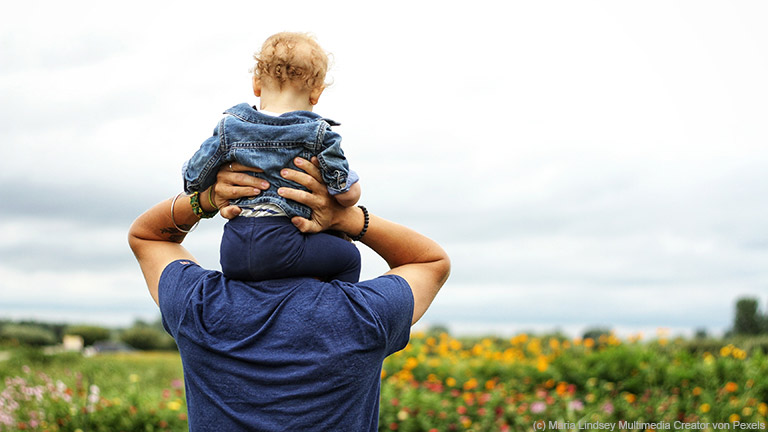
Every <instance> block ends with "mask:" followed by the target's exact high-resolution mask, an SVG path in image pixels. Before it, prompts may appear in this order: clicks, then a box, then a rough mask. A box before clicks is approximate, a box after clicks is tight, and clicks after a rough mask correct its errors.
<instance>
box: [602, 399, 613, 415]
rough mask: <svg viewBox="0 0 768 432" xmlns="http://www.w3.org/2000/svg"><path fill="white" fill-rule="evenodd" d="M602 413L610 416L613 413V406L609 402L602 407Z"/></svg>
mask: <svg viewBox="0 0 768 432" xmlns="http://www.w3.org/2000/svg"><path fill="white" fill-rule="evenodd" d="M603 411H604V412H605V413H606V414H612V413H613V404H612V403H610V402H606V403H605V405H603Z"/></svg>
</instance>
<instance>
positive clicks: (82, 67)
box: [0, 0, 768, 336]
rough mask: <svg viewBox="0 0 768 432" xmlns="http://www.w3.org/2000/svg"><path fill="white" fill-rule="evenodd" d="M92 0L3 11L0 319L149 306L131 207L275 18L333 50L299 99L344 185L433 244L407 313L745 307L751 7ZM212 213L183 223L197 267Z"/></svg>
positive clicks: (759, 258)
mask: <svg viewBox="0 0 768 432" xmlns="http://www.w3.org/2000/svg"><path fill="white" fill-rule="evenodd" d="M112 3H113V2H95V1H94V2H82V1H69V2H54V1H29V2H15V3H13V4H12V5H11V4H9V5H5V6H4V7H3V13H2V14H1V15H0V146H2V147H1V148H2V157H0V180H2V185H3V186H2V187H0V203H2V204H1V206H2V212H1V213H0V317H5V318H14V319H21V318H34V319H40V320H46V321H67V322H93V323H100V324H105V325H111V326H121V325H127V324H130V323H131V322H132V321H133V320H134V319H136V318H142V319H151V320H154V319H156V318H157V317H158V316H159V312H158V310H157V308H156V306H155V305H154V303H153V302H152V300H151V299H150V297H149V295H148V294H147V291H146V288H145V286H144V283H143V279H142V277H141V274H140V271H139V268H138V265H137V264H136V263H135V261H134V259H133V256H132V255H131V252H130V250H129V249H128V246H127V242H126V232H127V229H128V226H129V225H130V223H131V221H132V220H133V219H134V218H135V217H136V216H138V215H139V214H140V213H142V212H143V211H144V210H146V209H147V208H149V207H150V206H152V205H153V204H155V203H156V202H159V201H161V200H163V199H165V198H167V197H170V196H173V195H175V194H176V193H178V192H180V191H181V174H180V169H181V165H182V163H183V162H184V161H185V160H187V159H188V158H189V157H190V156H191V155H192V154H193V153H194V151H195V150H196V149H197V148H198V147H199V145H200V143H202V141H203V140H205V139H206V138H207V137H208V136H210V134H211V132H212V131H213V128H214V127H215V125H216V123H217V122H218V120H219V119H220V116H221V113H222V111H224V110H225V109H226V108H229V107H231V106H233V105H236V104H238V103H241V102H248V103H251V104H257V103H258V99H257V98H255V97H254V96H253V94H252V92H251V89H250V74H249V68H250V67H251V65H252V62H253V61H252V57H251V56H252V54H253V52H254V51H255V50H257V49H258V48H259V47H260V46H261V43H262V42H263V40H264V39H265V38H266V37H268V36H269V35H271V34H273V33H275V32H278V31H283V30H291V31H309V32H312V33H314V34H315V35H316V36H317V39H318V41H319V42H320V44H321V45H322V46H323V47H324V48H325V49H327V50H328V51H330V52H331V53H333V57H334V64H333V68H332V70H331V73H330V77H331V78H332V79H333V85H332V86H330V87H329V88H328V89H327V90H326V92H325V93H324V94H323V96H322V98H321V99H320V103H319V104H318V105H317V107H316V110H315V111H316V112H318V113H320V114H322V115H324V116H326V117H329V118H332V119H334V120H337V121H339V122H341V123H342V126H340V127H337V128H335V130H336V131H338V132H339V133H341V134H342V136H343V144H342V145H343V148H344V150H345V152H346V154H347V156H348V158H349V160H350V165H351V166H352V168H353V169H355V170H356V171H357V172H358V173H359V174H360V176H361V178H362V180H361V185H362V187H363V197H362V199H361V203H362V204H365V205H366V206H367V207H368V208H369V210H370V211H371V212H373V213H376V214H378V215H380V216H383V217H385V218H389V219H392V220H395V221H397V222H400V223H403V224H406V225H408V226H411V227H413V228H415V229H416V230H418V231H421V232H424V233H426V234H427V235H429V236H430V237H432V238H434V239H435V240H437V241H438V242H439V243H440V244H442V245H444V247H445V248H446V250H447V251H448V252H449V254H450V256H451V258H452V261H453V274H452V276H451V279H450V280H449V281H448V283H447V284H446V285H445V287H444V288H443V290H442V291H441V293H440V294H439V296H438V297H437V299H436V300H435V303H434V304H433V307H432V309H431V310H430V311H429V312H428V314H427V315H426V316H425V318H424V320H423V322H424V324H429V323H432V324H435V323H440V324H447V325H449V326H450V327H451V328H453V329H455V330H457V331H474V332H486V331H499V332H512V331H520V330H526V329H532V330H546V329H550V330H551V329H556V328H559V329H563V330H566V331H571V332H578V331H580V329H583V328H585V327H587V326H592V325H603V326H609V327H613V328H614V329H617V330H619V331H620V332H623V333H629V332H635V331H639V330H643V331H645V332H646V333H647V332H653V331H655V329H656V328H659V327H663V328H669V329H672V331H677V330H680V331H692V330H693V329H696V328H707V329H709V330H710V331H711V332H719V331H722V330H723V329H725V328H726V327H728V326H729V325H730V324H731V322H732V318H733V310H734V303H735V301H736V299H737V298H739V297H743V296H752V297H757V298H758V299H759V300H760V305H761V308H763V310H764V309H765V307H766V302H768V223H766V220H768V200H766V197H768V177H766V172H768V129H767V128H766V119H767V118H768V79H766V77H768V27H766V25H765V22H766V20H767V19H768V5H766V3H764V2H760V1H743V2H711V1H698V0H697V1H676V2H670V1H645V2H623V1H546V2H495V1H474V2H445V1H443V2H413V1H411V2H404V1H388V2H383V3H382V4H379V5H376V6H373V5H371V4H370V3H366V2H324V3H317V2H303V1H292V2H261V1H230V2H226V3H219V4H216V5H213V4H211V3H205V4H203V3H202V2H200V3H199V4H198V3H196V2H148V1H138V2H129V3H125V2H124V3H120V4H119V5H113V4H112ZM501 4H504V6H503V7H502V6H501ZM222 225H223V221H222V220H221V218H218V217H217V218H216V219H214V220H212V221H204V222H203V223H202V224H201V227H200V228H199V229H198V230H197V231H195V232H194V233H193V234H191V235H190V236H189V238H188V239H187V242H186V245H187V247H188V249H190V251H191V252H192V253H193V254H194V255H195V256H196V257H197V258H198V260H199V261H200V262H201V264H202V265H204V266H206V267H209V268H218V243H219V238H220V233H221V226H222ZM363 248H364V246H363ZM363 257H364V268H363V276H364V277H366V278H369V277H374V276H376V275H378V274H381V273H382V272H384V271H385V270H386V267H385V264H384V262H383V261H381V260H380V259H379V258H378V257H376V256H375V255H374V254H373V253H372V252H370V251H369V250H363ZM651 336H652V335H651Z"/></svg>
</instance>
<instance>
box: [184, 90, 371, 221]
mask: <svg viewBox="0 0 768 432" xmlns="http://www.w3.org/2000/svg"><path fill="white" fill-rule="evenodd" d="M224 114H227V115H225V116H224V118H222V119H221V121H219V124H218V126H216V129H215V130H214V131H213V136H212V137H210V138H208V139H207V140H205V141H204V142H203V144H202V146H200V150H198V151H197V153H195V154H194V156H192V158H191V159H190V160H189V161H187V162H186V163H184V167H183V168H182V171H183V174H184V190H185V191H186V192H187V193H192V192H195V191H197V192H202V191H204V190H206V189H208V188H209V187H210V186H211V185H212V184H213V183H214V182H215V181H216V173H217V172H218V170H219V167H220V166H222V165H225V164H229V163H231V162H240V163H241V164H243V165H246V166H252V167H257V168H261V169H263V170H264V172H263V173H258V174H255V175H256V176H257V177H260V178H263V179H264V180H267V181H268V182H269V183H270V187H269V189H267V190H265V191H262V192H261V193H260V194H259V195H257V196H256V197H254V198H240V199H239V200H236V201H234V202H233V204H235V205H237V206H239V207H241V208H249V207H253V206H254V205H257V204H261V203H271V204H275V205H277V206H279V207H280V208H281V209H283V211H285V213H286V214H287V215H288V217H292V216H302V217H305V218H309V217H310V215H311V211H310V209H309V207H307V206H305V205H303V204H299V203H297V202H296V201H293V200H287V199H285V198H283V197H281V196H280V195H278V194H277V189H278V188H279V187H283V186H287V187H292V188H296V189H302V190H307V189H306V188H304V187H303V186H301V185H299V184H297V183H294V182H291V181H288V180H286V179H284V178H283V177H282V176H280V170H281V169H283V168H286V167H287V168H294V169H297V168H296V165H295V164H294V163H293V159H294V158H296V157H297V156H298V157H302V158H304V159H307V160H309V159H311V158H312V156H317V159H318V161H320V171H321V172H322V175H323V181H324V182H325V184H326V186H327V187H328V192H329V193H330V194H331V195H336V194H339V193H342V192H346V191H348V190H349V188H350V187H351V186H352V184H354V183H355V182H356V181H358V177H357V174H356V173H355V172H354V171H350V169H349V164H348V163H347V159H346V158H345V157H344V152H343V151H342V150H341V136H340V135H339V134H338V133H336V132H333V131H331V129H330V126H338V125H339V123H336V122H335V121H333V120H330V119H326V118H323V117H321V116H320V115H318V114H315V113H313V112H311V111H291V112H287V113H284V114H282V115H281V116H279V117H274V116H271V115H267V114H262V113H260V112H258V111H257V110H256V109H255V108H253V107H251V106H249V105H248V104H245V103H242V104H239V105H236V106H234V107H232V108H230V109H228V110H226V111H224Z"/></svg>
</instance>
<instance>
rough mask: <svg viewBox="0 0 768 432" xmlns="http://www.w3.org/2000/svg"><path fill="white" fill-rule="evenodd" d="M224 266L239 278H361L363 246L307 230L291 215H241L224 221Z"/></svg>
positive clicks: (222, 266)
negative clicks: (361, 248) (300, 228)
mask: <svg viewBox="0 0 768 432" xmlns="http://www.w3.org/2000/svg"><path fill="white" fill-rule="evenodd" d="M220 262H221V270H222V272H223V273H224V275H225V276H227V277H229V278H232V279H238V280H250V281H259V280H268V279H282V278H289V277H302V276H309V277H318V278H320V279H323V280H333V279H337V280H341V281H345V282H352V283H355V282H357V281H358V280H359V278H360V251H358V249H357V247H356V246H355V245H354V244H352V243H351V242H349V241H346V240H344V239H342V238H340V237H336V236H334V235H332V234H327V233H316V234H304V233H302V232H301V231H299V230H298V229H297V228H296V227H295V226H294V225H293V224H292V223H291V221H290V219H289V218H287V217H281V216H269V217H236V218H234V219H231V220H230V221H229V222H227V223H226V225H224V235H223V236H222V239H221V252H220Z"/></svg>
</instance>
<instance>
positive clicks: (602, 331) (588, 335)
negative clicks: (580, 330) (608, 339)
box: [582, 327, 611, 340]
mask: <svg viewBox="0 0 768 432" xmlns="http://www.w3.org/2000/svg"><path fill="white" fill-rule="evenodd" d="M610 334H611V329H610V328H607V327H592V328H588V329H587V330H585V331H584V334H583V335H582V339H592V340H598V339H600V336H608V335H610Z"/></svg>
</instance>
